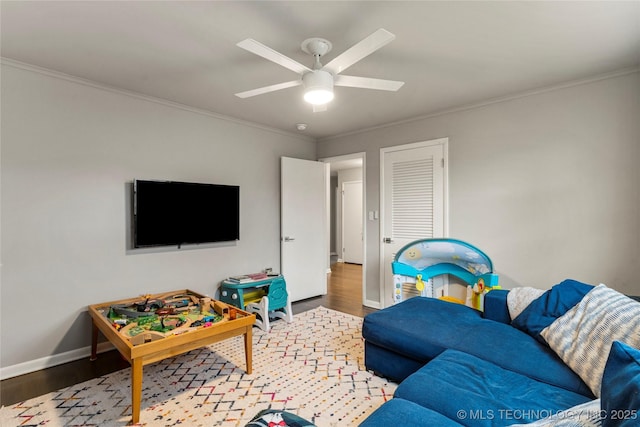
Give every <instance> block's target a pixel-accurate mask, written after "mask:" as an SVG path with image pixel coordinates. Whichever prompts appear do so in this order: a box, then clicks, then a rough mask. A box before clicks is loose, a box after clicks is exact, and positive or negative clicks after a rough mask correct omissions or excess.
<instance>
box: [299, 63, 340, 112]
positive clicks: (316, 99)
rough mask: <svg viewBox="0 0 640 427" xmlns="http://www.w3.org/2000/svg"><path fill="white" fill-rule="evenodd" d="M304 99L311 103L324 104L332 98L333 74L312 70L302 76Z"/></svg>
mask: <svg viewBox="0 0 640 427" xmlns="http://www.w3.org/2000/svg"><path fill="white" fill-rule="evenodd" d="M302 83H303V85H304V100H305V101H307V102H308V103H309V104H313V105H324V104H326V103H328V102H331V100H333V75H332V74H331V73H329V72H327V71H323V70H313V71H310V72H308V73H306V74H305V75H304V76H302Z"/></svg>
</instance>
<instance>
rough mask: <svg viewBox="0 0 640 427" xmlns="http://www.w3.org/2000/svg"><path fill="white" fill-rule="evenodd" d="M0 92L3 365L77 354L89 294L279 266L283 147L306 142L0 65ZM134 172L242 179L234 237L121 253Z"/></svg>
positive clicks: (192, 284)
mask: <svg viewBox="0 0 640 427" xmlns="http://www.w3.org/2000/svg"><path fill="white" fill-rule="evenodd" d="M1 101H2V105H1V107H2V123H1V125H2V134H1V138H2V146H1V148H2V156H1V161H2V164H1V165H2V170H1V173H2V175H1V184H2V212H1V214H2V216H1V219H2V293H1V314H0V318H1V324H0V325H1V327H2V338H1V347H0V348H1V352H2V353H1V366H2V368H3V374H4V376H6V374H7V373H10V371H16V370H19V369H18V368H17V367H16V365H17V364H23V363H29V362H33V361H35V360H37V361H38V363H40V362H42V363H44V362H46V361H47V360H49V358H50V357H51V356H56V357H57V356H59V355H60V354H67V352H75V353H78V349H81V350H82V351H85V352H86V347H87V346H88V345H89V343H90V320H89V317H88V315H87V313H86V307H87V305H89V304H93V303H99V302H104V301H112V300H117V299H120V298H127V297H132V296H136V295H138V294H144V293H154V292H163V291H170V290H174V289H184V288H190V289H193V290H195V291H199V292H203V293H208V294H210V295H213V294H214V291H215V289H216V287H217V284H218V283H219V282H220V280H221V279H223V278H225V277H226V276H229V275H232V274H239V273H246V272H252V271H258V270H261V269H263V268H265V267H273V268H274V269H275V270H276V271H277V270H278V269H279V267H280V246H279V242H280V208H279V204H280V169H279V168H280V166H279V165H280V162H279V158H280V156H288V157H298V158H303V159H315V158H316V149H315V142H314V141H312V140H309V139H307V138H303V137H300V136H297V135H294V134H286V133H282V132H276V131H272V130H268V129H263V128H258V127H253V126H249V125H247V124H244V123H240V122H236V121H230V120H224V119H221V118H218V117H214V116H212V115H205V114H199V113H197V112H194V111H187V110H185V109H181V108H177V107H175V106H171V105H168V104H166V103H164V104H163V103H158V102H152V101H151V100H145V99H142V98H140V97H135V96H129V95H127V94H124V93H121V92H117V91H110V90H105V89H102V88H97V87H92V86H88V85H84V84H80V83H78V82H74V81H68V80H64V79H60V78H57V77H54V76H50V75H45V74H42V73H37V72H34V71H30V70H25V69H20V68H17V67H14V66H12V65H8V64H3V66H2V100H1ZM134 178H141V179H162V180H177V181H193V182H207V183H218V184H233V185H239V186H240V196H241V200H240V207H241V219H240V241H239V242H238V243H237V244H235V245H228V244H227V245H226V246H225V245H209V246H205V247H201V248H198V249H191V248H184V249H182V250H177V249H176V248H173V249H171V250H160V251H159V250H138V251H136V250H130V243H129V239H130V231H129V226H130V219H129V216H130V189H129V185H130V183H131V181H132V180H133V179H134ZM220 208H221V209H224V206H221V207H220ZM75 353H74V354H75ZM32 365H33V364H32ZM33 366H34V367H37V366H35V365H33ZM7 367H13V368H11V369H5V368H7ZM23 368H24V366H23ZM27 368H28V367H27ZM20 369H22V368H20Z"/></svg>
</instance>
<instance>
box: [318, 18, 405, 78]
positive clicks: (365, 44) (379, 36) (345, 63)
mask: <svg viewBox="0 0 640 427" xmlns="http://www.w3.org/2000/svg"><path fill="white" fill-rule="evenodd" d="M395 38H396V36H395V35H393V34H391V33H390V32H389V31H387V30H385V29H384V28H380V29H379V30H377V31H376V32H374V33H373V34H371V35H370V36H368V37H366V38H364V39H363V40H361V41H360V42H358V43H356V44H355V45H353V46H351V47H350V48H349V49H347V50H345V51H344V52H342V53H341V54H340V55H338V56H337V57H335V58H333V60H332V61H331V62H329V63H328V64H327V65H325V66H324V67H323V70H326V71H329V72H331V73H332V74H338V73H341V72H343V71H344V70H346V69H347V68H349V67H350V66H352V65H353V64H355V63H356V62H358V61H360V60H361V59H362V58H364V57H365V56H368V55H371V54H372V53H373V52H375V51H376V50H378V49H380V48H381V47H382V46H384V45H386V44H387V43H389V42H390V41H392V40H393V39H395Z"/></svg>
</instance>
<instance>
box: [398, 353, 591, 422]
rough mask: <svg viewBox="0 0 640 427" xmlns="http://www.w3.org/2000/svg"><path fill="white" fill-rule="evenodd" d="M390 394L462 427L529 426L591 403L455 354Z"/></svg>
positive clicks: (434, 362)
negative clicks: (561, 411) (550, 416)
mask: <svg viewBox="0 0 640 427" xmlns="http://www.w3.org/2000/svg"><path fill="white" fill-rule="evenodd" d="M394 396H395V397H399V398H402V399H406V400H411V401H413V402H415V403H417V404H419V405H421V406H424V407H426V408H430V409H433V410H436V411H438V412H440V413H441V414H443V415H444V416H446V417H448V418H450V419H452V420H454V421H457V422H459V423H461V424H464V425H467V426H494V425H509V424H515V423H518V422H531V421H535V420H536V419H540V418H544V417H546V416H548V415H550V414H553V413H556V412H557V411H560V410H563V409H566V408H570V407H572V406H575V405H578V404H581V403H585V402H587V401H589V400H591V399H589V398H587V397H585V396H583V395H580V394H577V393H573V392H571V391H568V390H564V389H562V388H559V387H554V386H551V385H549V384H544V383H541V382H539V381H535V380H533V379H531V378H529V377H527V376H524V375H520V374H517V373H515V372H512V371H510V370H507V369H503V368H501V367H499V366H497V365H494V364H493V363H490V362H487V361H486V360H482V359H480V358H477V357H475V356H472V355H470V354H467V353H463V352H461V351H457V350H447V351H445V352H444V353H442V354H441V355H440V356H438V357H437V358H435V359H434V360H432V361H431V362H429V363H428V364H426V365H425V366H424V367H422V368H421V369H420V370H419V371H417V372H416V373H414V374H412V375H411V376H409V377H408V378H407V379H405V380H404V381H403V382H402V383H401V384H400V385H399V386H398V388H397V389H396V391H395V394H394Z"/></svg>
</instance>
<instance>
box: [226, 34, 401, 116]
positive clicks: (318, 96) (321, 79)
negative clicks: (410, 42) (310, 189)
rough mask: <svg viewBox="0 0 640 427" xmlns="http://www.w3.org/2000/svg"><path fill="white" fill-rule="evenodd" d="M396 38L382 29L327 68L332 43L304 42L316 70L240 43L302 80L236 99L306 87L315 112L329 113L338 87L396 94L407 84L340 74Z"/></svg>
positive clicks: (250, 42) (251, 43)
mask: <svg viewBox="0 0 640 427" xmlns="http://www.w3.org/2000/svg"><path fill="white" fill-rule="evenodd" d="M395 37H396V36H395V35H393V34H391V33H390V32H389V31H387V30H385V29H382V28H381V29H379V30H377V31H375V32H374V33H373V34H371V35H369V36H368V37H366V38H364V39H363V40H361V41H360V42H358V43H356V44H355V45H353V46H352V47H350V48H349V49H347V50H346V51H344V52H343V53H342V54H340V55H338V56H337V57H335V58H334V59H333V60H331V61H330V62H329V63H328V64H327V65H324V66H323V65H322V64H321V63H320V58H321V57H322V56H324V55H325V54H326V53H327V52H329V51H330V50H331V47H332V45H331V42H329V41H328V40H326V39H322V38H318V37H313V38H310V39H307V40H305V41H303V42H302V46H301V47H302V50H303V51H304V52H306V53H308V54H309V55H312V56H313V57H314V64H313V67H312V68H309V67H307V66H305V65H302V64H300V63H299V62H297V61H294V60H293V59H291V58H289V57H287V56H284V55H283V54H281V53H279V52H276V51H275V50H273V49H271V48H269V47H267V46H265V45H263V44H262V43H260V42H258V41H255V40H253V39H246V40H243V41H241V42H240V43H238V44H237V46H239V47H241V48H243V49H245V50H248V51H249V52H252V53H255V54H256V55H259V56H262V57H263V58H265V59H268V60H269V61H273V62H275V63H276V64H278V65H281V66H283V67H285V68H288V69H289V70H291V71H294V72H296V73H298V74H300V78H299V79H297V80H292V81H289V82H284V83H278V84H274V85H270V86H265V87H261V88H258V89H253V90H248V91H246V92H240V93H236V96H237V97H239V98H249V97H251V96H256V95H262V94H264V93H269V92H274V91H277V90H281V89H286V88H290V87H294V86H300V85H302V86H304V99H305V101H307V102H309V103H310V104H312V105H313V111H314V112H315V111H325V110H326V109H327V103H328V102H330V101H331V100H332V99H333V86H334V85H335V86H347V87H357V88H363V89H376V90H386V91H392V92H395V91H397V90H398V89H400V87H402V85H403V84H404V82H398V81H393V80H381V79H374V78H370V77H357V76H345V75H343V74H340V73H342V72H343V71H344V70H346V69H347V68H349V67H350V66H352V65H353V64H355V63H356V62H358V61H360V60H361V59H362V58H364V57H366V56H368V55H370V54H372V53H373V52H375V51H376V50H378V49H380V48H381V47H383V46H385V45H386V44H387V43H389V42H391V41H392V40H393V39H395Z"/></svg>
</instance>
